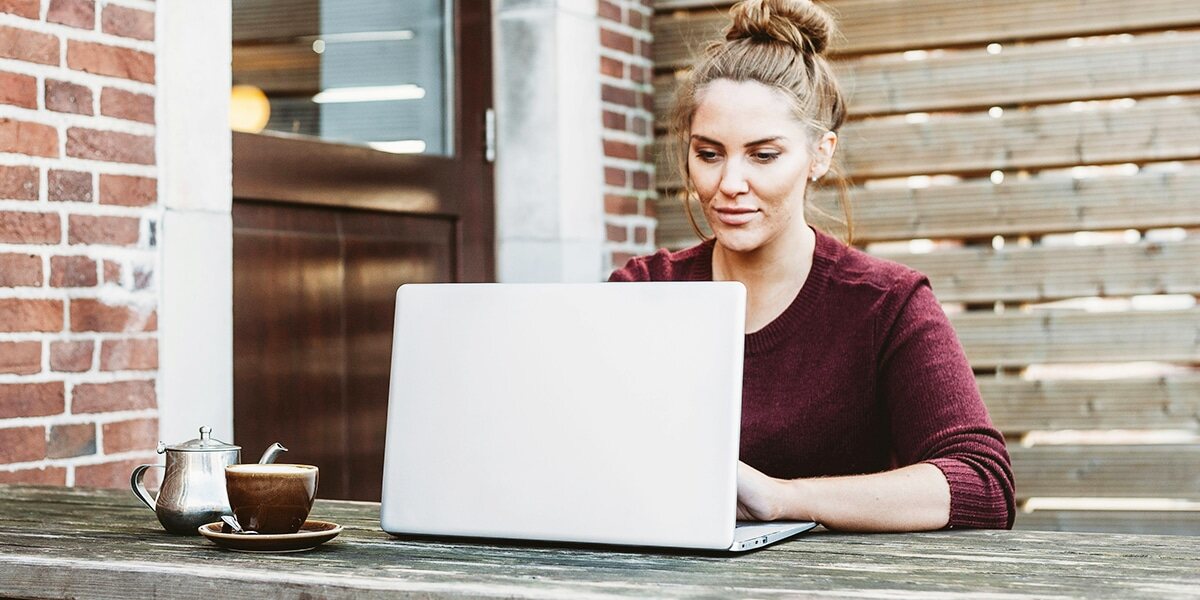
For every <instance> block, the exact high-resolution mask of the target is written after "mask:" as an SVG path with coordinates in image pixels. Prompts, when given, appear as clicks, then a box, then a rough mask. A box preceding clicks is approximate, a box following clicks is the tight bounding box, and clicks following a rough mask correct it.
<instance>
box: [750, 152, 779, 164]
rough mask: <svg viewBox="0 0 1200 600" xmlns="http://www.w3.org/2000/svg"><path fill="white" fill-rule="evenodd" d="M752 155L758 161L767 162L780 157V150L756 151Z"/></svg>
mask: <svg viewBox="0 0 1200 600" xmlns="http://www.w3.org/2000/svg"><path fill="white" fill-rule="evenodd" d="M751 156H752V157H754V160H757V161H758V162H764V163H767V162H771V161H773V160H775V159H777V158H779V153H778V152H755V153H754V154H752V155H751Z"/></svg>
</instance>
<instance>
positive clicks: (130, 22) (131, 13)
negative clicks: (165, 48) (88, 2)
mask: <svg viewBox="0 0 1200 600" xmlns="http://www.w3.org/2000/svg"><path fill="white" fill-rule="evenodd" d="M100 24H101V28H102V29H103V31H104V33H111V34H113V35H119V36H122V37H129V38H134V39H139V40H153V39H154V13H152V12H147V11H144V10H137V9H136V8H126V7H124V6H117V5H115V4H109V5H106V6H105V7H104V12H103V13H102V14H101V16H100Z"/></svg>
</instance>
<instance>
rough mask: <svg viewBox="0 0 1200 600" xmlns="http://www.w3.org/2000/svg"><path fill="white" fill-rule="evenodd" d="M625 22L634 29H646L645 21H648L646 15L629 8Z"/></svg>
mask: <svg viewBox="0 0 1200 600" xmlns="http://www.w3.org/2000/svg"><path fill="white" fill-rule="evenodd" d="M625 22H626V23H627V24H629V26H630V27H632V28H634V29H640V30H642V31H646V23H647V22H648V19H646V15H643V14H642V13H641V11H638V10H633V9H629V11H628V12H627V13H626V19H625Z"/></svg>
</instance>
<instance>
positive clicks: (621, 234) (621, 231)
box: [604, 225, 629, 242]
mask: <svg viewBox="0 0 1200 600" xmlns="http://www.w3.org/2000/svg"><path fill="white" fill-rule="evenodd" d="M604 230H605V232H606V233H607V234H608V241H610V242H624V241H625V240H627V239H629V228H627V227H624V226H621V225H605V226H604Z"/></svg>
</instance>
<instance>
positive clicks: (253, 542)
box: [199, 520, 342, 552]
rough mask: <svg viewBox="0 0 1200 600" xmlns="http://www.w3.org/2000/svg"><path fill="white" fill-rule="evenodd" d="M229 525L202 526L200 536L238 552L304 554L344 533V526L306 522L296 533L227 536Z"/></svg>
mask: <svg viewBox="0 0 1200 600" xmlns="http://www.w3.org/2000/svg"><path fill="white" fill-rule="evenodd" d="M224 526H225V523H223V522H221V521H217V522H216V523H209V524H208V525H201V526H200V528H199V531H200V535H202V536H204V537H206V538H208V539H209V540H211V541H212V542H213V543H214V544H216V545H218V546H220V547H222V548H225V549H227V550H233V551H235V552H303V551H305V550H312V549H313V548H316V547H317V546H320V545H321V544H324V543H325V542H328V541H329V540H332V539H333V538H335V537H337V535H338V534H339V533H341V532H342V526H341V525H338V524H337V523H330V522H328V521H312V520H309V521H305V522H304V525H303V526H302V527H300V531H297V532H296V533H272V534H246V533H223V532H222V531H221V528H222V527H224Z"/></svg>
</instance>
